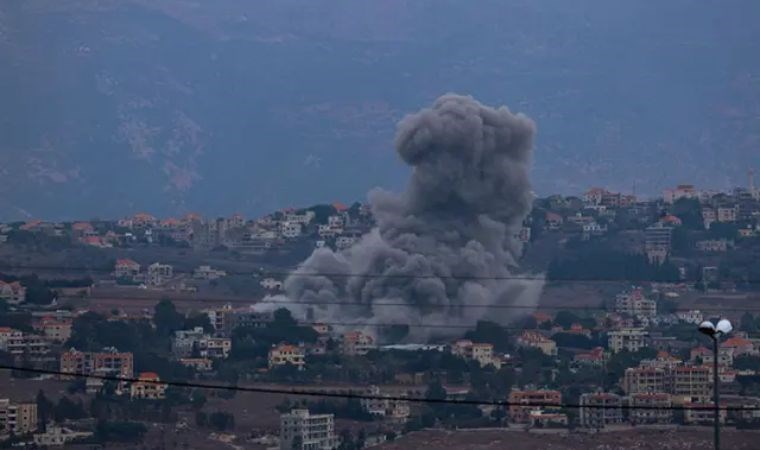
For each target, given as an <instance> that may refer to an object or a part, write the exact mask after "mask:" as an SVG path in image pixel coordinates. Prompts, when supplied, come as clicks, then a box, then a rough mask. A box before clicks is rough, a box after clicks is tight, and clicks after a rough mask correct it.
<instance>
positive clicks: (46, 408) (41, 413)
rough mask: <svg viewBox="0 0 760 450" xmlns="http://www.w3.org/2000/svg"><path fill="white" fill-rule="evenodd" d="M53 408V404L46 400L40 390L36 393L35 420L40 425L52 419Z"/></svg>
mask: <svg viewBox="0 0 760 450" xmlns="http://www.w3.org/2000/svg"><path fill="white" fill-rule="evenodd" d="M53 406H54V405H53V402H51V401H50V400H48V398H47V397H46V396H45V392H44V391H43V390H42V389H40V390H39V391H37V418H38V419H39V422H40V423H46V422H47V421H48V420H49V419H50V418H51V417H53Z"/></svg>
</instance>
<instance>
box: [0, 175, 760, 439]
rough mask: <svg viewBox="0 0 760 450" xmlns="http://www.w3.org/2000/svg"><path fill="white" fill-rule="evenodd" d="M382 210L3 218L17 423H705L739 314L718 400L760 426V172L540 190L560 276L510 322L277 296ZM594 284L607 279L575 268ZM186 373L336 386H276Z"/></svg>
mask: <svg viewBox="0 0 760 450" xmlns="http://www.w3.org/2000/svg"><path fill="white" fill-rule="evenodd" d="M373 225H374V219H373V212H372V210H371V208H370V207H369V205H366V204H360V203H355V204H353V205H350V206H346V205H343V204H340V203H334V204H329V205H327V204H326V205H317V206H314V207H310V208H303V209H284V210H281V211H277V212H275V213H272V214H268V215H266V216H264V217H260V218H256V219H246V218H245V217H243V216H241V215H239V214H236V215H232V216H230V217H228V218H217V219H209V218H204V217H202V216H200V215H197V214H186V215H184V216H182V217H180V218H164V219H159V218H156V217H154V216H152V215H150V214H146V213H138V214H134V215H132V216H129V217H126V218H122V219H119V220H89V221H75V222H46V221H37V220H30V221H27V222H19V223H5V224H0V312H1V314H0V362H2V364H3V367H6V369H4V370H2V371H0V376H1V377H2V381H0V439H1V440H3V441H5V442H6V443H8V444H9V445H21V444H25V445H37V446H45V447H53V446H63V445H83V446H84V445H88V446H89V447H82V448H103V446H104V445H106V444H108V443H111V444H119V445H126V446H129V445H137V444H138V443H140V442H152V443H153V444H154V445H156V448H162V447H160V446H159V445H158V444H156V442H158V440H160V439H163V441H161V442H162V443H163V444H161V445H170V444H169V443H168V442H167V441H166V439H171V440H172V442H174V443H175V444H177V445H179V444H181V443H182V442H185V443H188V442H190V443H192V444H188V445H190V446H191V447H192V448H206V447H208V448H222V447H224V446H231V447H232V446H237V447H236V448H279V449H359V448H368V447H373V446H378V448H382V446H383V445H385V444H387V443H389V442H392V441H395V440H399V439H404V438H405V436H409V435H412V434H414V433H416V432H419V430H428V429H437V428H445V429H460V428H467V429H470V428H472V429H477V428H495V427H503V428H505V429H509V430H513V431H520V432H526V433H531V432H536V431H537V430H547V429H551V430H556V431H558V432H567V433H599V432H601V430H607V432H614V431H615V430H621V431H624V430H629V429H632V428H639V427H672V428H680V427H699V426H702V425H710V424H711V423H712V421H713V417H714V416H713V410H712V401H713V400H712V388H713V384H712V380H713V370H714V369H713V367H714V365H713V364H714V354H713V351H712V349H711V347H710V346H711V342H710V341H709V339H707V338H706V337H705V336H702V335H701V334H700V333H699V332H698V331H697V326H698V325H699V324H700V323H701V322H703V321H704V320H711V319H717V318H728V319H730V320H731V321H732V322H733V323H734V330H733V331H732V333H731V334H730V335H729V336H726V338H725V339H723V340H722V341H721V343H720V352H719V353H718V361H717V367H718V376H719V380H720V385H719V389H720V392H721V405H722V406H730V407H731V409H726V410H722V411H721V414H720V417H719V420H720V421H721V423H723V424H724V425H725V427H727V428H731V429H736V430H743V429H752V428H760V307H758V306H757V305H758V300H760V189H758V188H756V187H755V186H754V182H753V180H752V176H751V174H750V178H749V183H748V185H747V187H744V188H736V189H734V190H732V191H731V192H713V191H707V190H700V189H698V188H697V187H695V186H692V185H679V186H676V187H674V188H672V189H668V190H665V191H664V192H663V193H662V196H660V197H658V198H654V199H640V198H637V197H636V196H635V195H632V194H622V193H615V192H609V191H608V190H605V189H601V188H591V189H589V190H588V191H586V192H585V193H584V194H582V195H579V196H560V195H555V196H550V197H546V198H536V199H535V201H534V205H533V209H532V212H531V214H530V215H529V216H528V217H527V218H526V219H525V221H524V223H523V224H522V225H521V226H520V227H518V228H517V229H515V230H512V231H513V232H514V238H515V241H516V242H520V243H521V244H522V246H523V250H522V254H523V257H522V260H521V261H520V264H521V265H522V266H523V267H524V269H525V270H526V273H528V274H542V277H544V278H542V279H544V280H545V286H544V292H543V294H542V295H543V297H542V299H541V301H540V302H539V303H538V305H537V306H536V307H535V308H533V309H531V310H526V311H525V312H524V314H521V315H518V316H516V317H515V318H514V320H512V321H511V322H510V323H498V322H493V321H489V320H488V317H484V318H481V320H479V321H477V322H474V323H472V324H471V326H468V327H462V328H449V329H447V330H446V331H445V332H441V333H440V334H439V335H435V334H433V335H431V336H432V337H430V338H429V339H428V340H425V341H410V340H409V338H408V336H410V333H409V330H410V328H411V327H414V326H419V325H415V324H412V323H403V322H398V323H394V324H374V325H373V324H357V325H352V324H346V323H343V322H340V323H337V322H336V323H331V322H319V321H316V320H315V319H313V318H312V317H310V315H309V314H306V315H300V314H298V311H295V310H293V311H291V309H290V308H289V306H290V305H289V304H288V302H287V301H280V304H279V305H278V304H277V299H279V298H281V297H283V296H287V292H288V290H287V287H288V281H287V274H288V273H290V271H292V270H294V269H295V268H296V267H297V264H298V262H299V261H302V260H303V259H305V257H308V255H309V254H310V253H311V252H312V251H314V250H315V249H319V248H330V249H332V250H334V251H343V250H346V249H350V248H351V247H352V246H353V245H354V244H355V243H356V242H358V241H359V240H361V239H362V238H363V236H365V235H367V233H369V232H370V231H371V230H372V228H373ZM59 255H65V258H66V259H65V262H61V260H58V259H57V258H58V257H59ZM583 283H596V284H595V285H594V290H593V291H592V290H591V289H590V288H588V290H587V291H583V295H582V296H581V295H579V294H576V293H574V292H575V291H571V289H579V288H577V287H576V285H578V284H583ZM568 292H570V293H569V294H568ZM581 297H583V298H581ZM428 325H430V326H440V327H445V325H446V324H445V323H443V324H428ZM8 367H16V368H17V369H13V370H9V369H7V368H8ZM23 368H32V369H39V370H40V371H41V372H38V373H35V372H33V371H32V372H29V371H24V370H22V369H23ZM175 382H193V383H196V384H203V383H205V384H211V385H223V386H240V387H247V388H256V387H259V388H267V387H268V388H272V387H276V388H278V389H290V390H293V391H298V390H299V389H303V390H307V391H317V392H318V393H319V392H322V393H330V394H333V396H328V397H319V396H305V395H297V394H294V395H284V394H281V395H273V394H272V395H269V394H267V395H268V396H267V397H266V400H261V401H257V400H255V399H256V398H257V397H256V396H257V395H260V394H254V393H245V392H235V391H226V390H214V389H205V388H201V387H193V386H191V385H189V384H185V385H179V386H177V385H175ZM334 394H346V395H347V396H346V398H340V397H339V396H338V397H336V396H335V395H334ZM243 396H246V398H247V399H248V400H249V401H248V406H241V403H240V402H238V401H237V399H238V398H240V397H243ZM262 398H263V397H262ZM425 399H429V400H437V401H442V400H450V401H452V403H425V402H421V401H418V400H425ZM457 400H461V401H465V400H467V401H482V404H475V403H477V402H475V403H466V402H463V403H461V404H457V403H456V401H457ZM494 401H495V403H494ZM499 402H501V403H503V404H500V403H499ZM568 405H576V406H577V407H571V406H568ZM647 408H649V409H647ZM168 436H169V437H168ZM183 439H185V440H184V441H183ZM201 442H206V444H203V445H206V447H203V446H202V444H201Z"/></svg>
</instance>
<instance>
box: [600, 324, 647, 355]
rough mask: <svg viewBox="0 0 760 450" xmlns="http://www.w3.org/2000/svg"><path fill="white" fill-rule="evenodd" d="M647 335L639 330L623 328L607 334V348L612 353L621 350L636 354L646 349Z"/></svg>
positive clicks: (644, 331)
mask: <svg viewBox="0 0 760 450" xmlns="http://www.w3.org/2000/svg"><path fill="white" fill-rule="evenodd" d="M647 336H649V333H648V332H647V331H646V330H643V329H641V328H623V329H621V330H616V331H610V332H609V334H608V337H607V339H608V342H607V344H608V347H609V349H610V351H611V352H612V353H618V352H621V351H623V350H628V351H629V352H637V351H639V350H641V349H642V348H644V347H646V338H647Z"/></svg>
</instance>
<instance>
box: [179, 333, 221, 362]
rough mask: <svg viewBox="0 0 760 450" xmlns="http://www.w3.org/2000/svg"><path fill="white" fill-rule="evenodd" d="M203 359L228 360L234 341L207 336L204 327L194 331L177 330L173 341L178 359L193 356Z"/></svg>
mask: <svg viewBox="0 0 760 450" xmlns="http://www.w3.org/2000/svg"><path fill="white" fill-rule="evenodd" d="M194 351H195V352H197V356H199V357H201V358H211V359H226V358H227V357H228V356H229V355H230V352H231V351H232V340H231V339H230V338H226V337H213V336H211V335H209V334H206V333H205V331H204V330H203V327H195V328H193V329H192V330H177V331H175V332H174V339H173V340H172V353H173V354H174V355H175V356H176V357H178V358H187V357H190V356H193V352H194Z"/></svg>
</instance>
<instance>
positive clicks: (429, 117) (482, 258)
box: [285, 94, 540, 339]
mask: <svg viewBox="0 0 760 450" xmlns="http://www.w3.org/2000/svg"><path fill="white" fill-rule="evenodd" d="M534 134H535V125H534V123H533V121H532V120H530V119H529V118H528V117H526V116H525V115H523V114H513V113H512V112H510V111H509V109H507V108H506V107H504V106H502V107H499V108H491V107H488V106H485V105H482V104H480V103H479V102H477V101H476V100H474V99H473V98H472V97H466V96H460V95H454V94H447V95H444V96H442V97H440V98H438V99H437V100H436V101H435V103H434V104H433V105H432V107H430V108H425V109H423V110H421V111H419V112H417V113H416V114H412V115H409V116H407V117H406V118H404V119H403V120H402V121H401V122H400V123H399V124H398V129H397V134H396V140H395V146H396V151H397V152H398V154H399V156H400V157H401V159H402V160H403V161H404V162H405V163H406V164H408V165H409V166H411V169H412V172H411V177H410V179H409V182H408V186H407V187H406V189H405V190H404V191H403V192H401V193H399V194H395V193H391V192H387V191H383V190H380V189H376V190H373V191H371V192H370V194H369V203H370V206H371V209H372V212H373V214H374V217H375V219H376V222H377V226H376V228H374V229H373V230H372V231H371V232H370V233H368V234H366V235H365V236H363V237H362V238H361V239H360V240H359V241H358V242H357V243H356V244H355V245H354V246H352V247H351V248H349V249H347V250H344V251H338V252H334V251H332V250H329V249H326V248H322V249H317V250H315V251H314V253H313V254H312V255H311V256H310V257H309V258H308V259H307V260H306V261H305V262H304V263H303V264H302V265H301V267H300V268H299V269H298V270H297V271H296V272H295V273H294V274H292V275H291V276H290V277H288V279H287V280H286V282H285V290H286V293H287V297H288V298H289V299H291V300H292V301H296V302H304V305H303V312H306V311H307V310H308V309H310V308H311V309H312V311H311V314H312V315H313V318H314V319H315V320H324V321H331V322H335V321H341V322H346V321H357V322H363V323H394V324H408V325H410V326H411V329H410V334H409V339H422V338H426V337H431V336H434V335H451V334H455V333H460V334H461V332H462V330H461V329H459V330H457V329H450V330H446V329H445V328H441V329H431V328H420V327H415V325H419V324H425V325H431V324H443V325H451V324H473V323H474V322H475V321H476V320H478V319H481V318H484V317H487V318H488V319H489V320H494V321H500V322H505V321H508V320H510V319H514V318H515V317H516V315H519V314H524V313H525V312H526V310H524V309H522V310H520V309H509V308H489V307H488V306H489V305H521V306H531V305H533V304H534V303H535V302H536V300H537V298H538V294H539V292H540V283H535V282H534V283H527V282H520V281H517V280H514V279H509V277H510V274H512V273H513V271H514V270H515V269H516V259H517V257H518V256H519V254H520V251H521V245H520V243H519V241H518V240H517V239H516V237H515V235H516V234H517V233H518V232H519V230H520V227H521V224H522V221H523V219H524V218H525V216H526V215H527V214H528V212H529V211H530V208H531V202H532V199H533V196H532V192H531V186H530V181H529V177H528V171H529V168H530V163H531V153H532V147H533V136H534ZM314 273H318V274H327V275H324V276H311V275H309V274H314ZM336 274H344V275H345V276H335V275H336ZM338 302H345V303H351V305H350V306H349V305H345V304H344V305H335V303H338ZM383 303H394V304H402V305H403V306H382V304H383ZM315 304H316V305H315ZM467 305H471V306H472V305H482V306H478V307H468V306H467ZM367 331H373V329H368V330H367Z"/></svg>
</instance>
